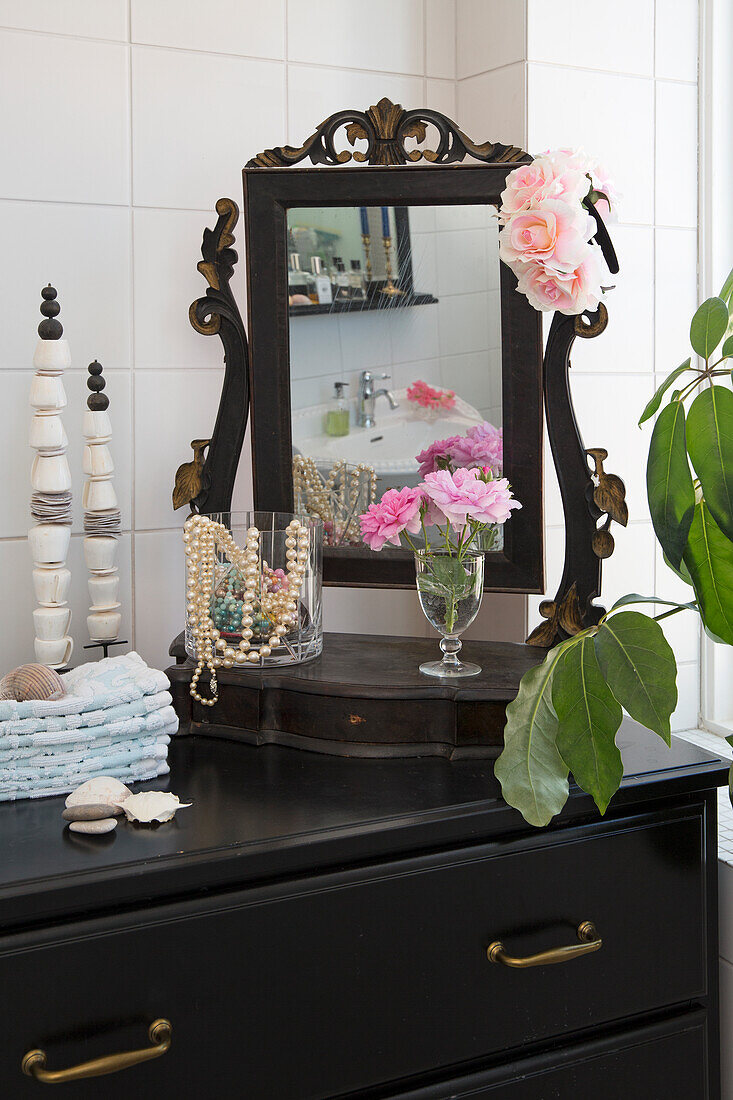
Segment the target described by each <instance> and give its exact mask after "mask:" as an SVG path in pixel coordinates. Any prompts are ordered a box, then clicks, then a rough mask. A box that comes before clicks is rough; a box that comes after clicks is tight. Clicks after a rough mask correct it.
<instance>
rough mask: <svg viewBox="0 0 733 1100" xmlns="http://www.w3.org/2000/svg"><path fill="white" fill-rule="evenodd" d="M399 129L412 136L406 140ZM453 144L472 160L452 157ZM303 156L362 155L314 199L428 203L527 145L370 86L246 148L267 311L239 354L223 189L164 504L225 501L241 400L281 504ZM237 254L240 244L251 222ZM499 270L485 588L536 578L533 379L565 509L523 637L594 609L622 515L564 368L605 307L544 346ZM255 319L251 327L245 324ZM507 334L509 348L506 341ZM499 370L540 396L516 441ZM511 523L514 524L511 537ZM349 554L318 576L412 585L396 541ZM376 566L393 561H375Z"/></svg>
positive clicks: (286, 488) (579, 619)
mask: <svg viewBox="0 0 733 1100" xmlns="http://www.w3.org/2000/svg"><path fill="white" fill-rule="evenodd" d="M428 126H430V127H431V128H432V129H431V131H430V133H432V130H433V129H434V130H435V131H437V135H438V140H437V143H436V144H435V148H427V147H424V143H425V141H426V138H427V136H428V133H429V131H428V129H427V128H428ZM343 128H345V133H346V138H347V140H348V142H349V143H350V144H351V146H352V147H353V146H354V144H355V142H357V141H365V142H366V149H365V150H359V149H348V148H347V149H341V150H339V149H337V147H336V142H335V137H336V135H337V133H338V132H339V131H340V130H341V129H343ZM409 139H414V140H415V141H416V142H417V143H418V145H417V146H416V147H414V148H413V147H409V146H408V140H409ZM421 143H422V147H421ZM466 158H470V162H469V163H462V162H464V161H465V160H466ZM306 159H308V160H310V162H311V164H312V165H314V166H317V165H323V166H324V167H325V168H326V169H328V168H337V167H340V166H343V165H344V164H347V163H348V162H349V161H351V160H352V159H353V160H355V161H358V162H360V163H364V164H367V165H369V166H370V167H369V168H368V169H367V170H365V171H364V172H358V173H355V172H349V173H343V174H342V173H340V172H332V171H323V170H321V171H319V172H318V175H317V178H318V185H319V187H318V195H317V199H318V204H319V205H324V206H327V205H346V204H348V205H395V206H396V205H402V206H405V205H410V204H420V203H422V204H425V205H439V204H440V202H441V201H442V202H444V203H445V204H454V205H455V204H456V203H461V202H464V203H465V202H481V203H489V202H496V201H497V200H498V196H499V193H500V192H501V190H502V189H503V185H504V182H503V181H504V180H505V178H506V175H507V174H508V173H509V172H510V171H511V170H512V169H513V168H515V167H516V166H517V165H518V164H523V163H528V162H529V161H530V160H531V159H532V158H531V157H530V156H529V155H528V154H527V153H524V152H523V151H522V150H521V149H518V148H516V147H514V146H507V145H501V144H499V143H492V142H485V143H483V144H481V145H477V144H475V143H474V142H472V141H471V139H470V138H468V137H467V136H466V135H465V134H464V133H462V132H461V131H460V130H459V129H458V127H457V126H456V124H455V123H453V122H452V121H451V120H450V119H448V118H446V117H445V116H444V115H441V114H439V113H438V112H435V111H429V110H413V111H404V110H403V108H402V107H401V106H399V105H398V104H393V103H390V102H389V100H381V101H380V102H379V103H378V104H377V105H376V106H374V107H371V108H370V109H369V110H368V111H366V112H361V111H341V112H338V113H337V114H335V115H332V116H331V117H330V118H329V119H327V120H326V121H325V122H324V123H322V125H321V126H319V127H318V129H317V130H316V131H315V133H314V134H312V135H311V136H310V137H309V138H308V140H307V141H306V142H305V143H304V144H303V145H302V146H301V147H300V148H293V147H290V146H285V147H282V148H275V149H268V150H265V151H264V152H263V153H260V154H258V156H256V157H255V158H253V159H252V160H251V161H249V162H248V164H247V166H246V168H245V170H244V173H243V176H244V189H245V204H246V218H247V228H248V234H250V235H251V227H252V225H253V224H255V223H256V224H257V227H258V238H259V240H260V241H262V240H263V239H264V240H266V241H267V242H268V246H269V247H270V248H271V252H270V253H269V257H268V259H267V262H266V263H262V264H259V265H257V267H256V268H255V265H254V264H252V263H250V265H249V271H248V281H249V286H248V289H249V303H250V310H251V316H252V315H254V316H257V311H258V310H260V309H262V310H264V315H265V316H266V317H267V321H266V323H265V325H264V328H263V326H262V322H261V320H259V319H258V322H257V327H256V328H255V336H254V342H253V346H252V352H253V355H252V356H250V354H249V353H248V346H247V337H246V334H245V329H244V325H243V323H242V319H241V315H240V313H239V310H238V308H237V305H236V302H235V300H234V297H233V295H232V293H231V290H230V287H229V282H230V280H231V276H232V274H233V270H234V265H235V264H236V261H237V254H236V252H235V251H234V249H233V248H232V247H231V246H232V245H233V243H234V237H233V229H234V226H235V224H236V222H237V218H238V209H237V206H236V203H234V201H233V200H231V199H220V200H219V202H218V203H217V206H216V210H217V213H218V215H219V220H218V222H217V225H216V227H215V228H214V229H213V230H206V231H205V232H204V239H203V245H202V256H203V260H202V261H201V262H199V264H198V270H199V271H200V272H201V273H202V274H203V275H204V277H205V278H206V280H207V282H208V284H209V288H208V290H207V292H206V295H205V297H203V298H200V299H198V300H197V301H196V302H194V303H193V304H192V306H191V310H190V319H191V323H192V325H193V326H194V328H195V329H196V330H197V331H198V332H201V333H202V334H204V335H214V334H218V335H219V336H220V337H221V339H222V343H223V345H224V352H225V361H226V373H225V379H224V386H223V390H222V396H221V401H220V405H219V412H218V415H217V420H216V425H215V427H214V432H213V434H212V437H211V439H210V440H195V441H194V442H193V443H192V446H193V448H194V461H193V462H191V463H185V464H184V465H183V466H181V468H180V469H179V471H178V474H177V476H176V488H175V490H174V506H175V507H180V506H181V505H183V504H184V503H187V502H190V504H191V507H192V508H194V509H195V510H197V511H201V512H212V511H228V510H229V508H230V506H231V499H232V493H233V488H234V480H235V476H236V469H237V465H238V462H239V456H240V453H241V448H242V443H243V440H244V434H245V429H246V424H247V416H248V411H249V407H250V403H251V406H252V409H253V412H254V411H255V410H256V412H257V419H258V425H257V431H256V433H255V438H254V444H253V459H254V481H255V504H256V507H260V508H267V509H271V510H288V509H290V508H291V507H292V483H291V477H290V467H291V451H290V401H289V372H288V369H287V366H288V323H287V322H288V318H287V295H286V293H285V291H284V287H280V286H279V282H278V280H284V279H286V277H287V274H286V255H285V249H286V217H287V209H288V207H292V206H299V205H301V206H302V205H312V204H313V198H314V195H313V190H312V188H308V185H309V184H310V183H312V181H313V177H314V175H315V171H314V169H312V168H295V170H294V171H287V172H285V171H283V168H293V167H294V166H295V165H298V164H299V163H300V162H301V161H303V160H306ZM421 159H422V160H425V161H427V162H428V163H429V164H430V165H431V166H432V167H430V168H427V166H426V167H425V168H421V169H420V170H419V171H415V167H414V166H415V165H416V162H417V161H419V160H421ZM262 169H264V171H262ZM254 170H257V171H254ZM346 182H348V192H347V193H345V192H344V183H346ZM589 209H590V211H591V213H592V214H593V215H594V217H595V220H596V224H597V234H596V238H595V239H596V240H597V241H598V243H599V244H600V246H601V248H602V249H603V252H604V255H605V258H606V261H607V263H608V265H609V267H610V269H611V271H612V272H613V273H615V272H617V271H618V263H617V261H616V257H615V254H614V251H613V246H612V244H611V241H610V238H609V236H608V233H607V231H606V228H605V226H604V224H603V221H602V220H601V218H600V217H599V216H598V215H597V213H596V211H595V208H594V207H589ZM263 224H264V225H265V226H266V229H265V232H264V234H263V230H262V226H263ZM248 255H249V256H250V260H252V258H253V257H252V253H251V251H250V250H249V236H248ZM501 285H502V345H503V346H502V357H503V361H504V363H507V361H508V363H509V365H510V367H511V370H510V371H507V370H505V372H504V399H505V402H506V404H505V408H506V410H507V412H506V413H505V421H504V430H505V442H506V453H507V455H510V456H511V455H512V454H513V451H512V448H514V461H513V462H512V460H511V459H510V460H509V461H510V464H511V466H510V468H509V469H508V470H507V473H508V476H509V477H510V479H511V481H512V484H513V486H514V488H515V492H516V494H517V496H518V497H519V499H521V500H523V501H525V502H526V503H525V507H524V508H523V509H522V510H521V511H520V512H519V513H515V515H514V516H513V518H512V523H511V524H509V525H508V527H507V531H506V535H507V539H506V541H507V546H506V550H505V552H504V553H503V554H502V553H500V554H496V553H495V554H492V555H491V557H492V558H494V559H503V560H499V561H496V560H495V561H494V562H491V564H490V565H489V569H488V573H489V580H488V583H487V588H489V589H491V590H502V589H503V590H510V591H525V592H533V591H534V592H541V591H543V580H542V549H541V548H542V507H541V499H542V445H541V396H540V393H541V391H544V402H545V417H546V423H547V431H548V437H549V440H550V447H551V451H552V455H553V459H554V463H555V468H556V470H557V475H558V481H559V483H560V491H561V495H562V501H563V509H564V515H565V529H566V545H565V566H564V571H563V576H562V579H561V582H560V585H559V587H558V590H557V593H556V596H555V598H554V600H552V601H549V600H548V601H544V602H543V603H542V604H541V605H540V613H541V615H542V616H543V620H544V621H543V622H542V623H541V624H540V625H539V626H538V627H537V628H536V629H535V630H533V631H532V633H531V634H530V636H529V638H528V641H529V642H530V643H531V644H534V645H539V646H550V645H553V644H555V642H557V641H559V640H561V639H562V638H565V637H567V636H569V635H571V634H574V633H576V632H577V631H578V630H580V629H582V628H583V627H584V626H586V625H589V624H590V623H593V622H597V621H598V619H599V618H600V616H601V614H602V613H603V608H602V607H600V606H598V605H597V604H595V603H594V602H593V601H594V599H595V598H596V597H598V596H599V595H600V587H601V560H602V559H603V558H605V557H608V556H609V555H610V554H611V553H612V552H613V537H612V535H611V533H610V531H609V526H610V523H611V520H615V521H616V522H619V523H622V524H625V523H626V522H627V512H626V505H625V503H624V487H623V482H621V480H620V479H619V478H617V477H615V476H614V475H612V474H608V473H607V472H606V471H605V470H604V468H603V462H604V460H605V459H606V457H607V455H606V452H605V450H603V448H601V447H596V448H592V449H590V450H586V449H585V447H584V445H583V442H582V438H581V435H580V432H579V429H578V425H577V423H576V420H575V415H574V411H573V406H572V398H571V394H570V386H569V376H568V371H569V367H570V350H571V347H572V344H573V342H574V340H575V338H576V337H581V338H591V337H595V336H597V335H599V334H600V333H601V332H603V330H604V329H605V327H606V324H607V320H608V316H607V313H606V309H605V307H604V306H603V305H601V306H600V307H599V309H598V310H597V311H596V312H594V313H586V314H582V315H581V316H579V317H567V316H564V315H561V314H555V315H554V317H553V320H552V325H551V327H550V332H549V336H548V340H547V345H546V348H545V353H544V358H542V353H541V317H540V315H539V314H538V313H537V312H535V310H534V309H532V307H531V306H530V305H529V303H528V302H527V301H526V299H525V298H524V296H522V295H519V294H517V293H514V292H513V288H514V286H515V278H514V275H513V274H512V272H511V271H510V270H509V269H508V268H506V266H505V265H503V264H502V269H501ZM505 300H506V302H507V309H506V311H505V308H504V301H505ZM260 330H261V331H262V338H260V336H258V332H259V331H260ZM528 332H529V333H530V334H531V339H530V340H529V342H527V341H526V339H525V340H524V342H523V343H522V342H521V341H520V336H522V335H523V336H524V337H525V338H526V334H527V333H528ZM260 340H261V342H260ZM528 347H529V354H527V348H528ZM513 348H514V349H515V351H514V357H512V355H513V352H512V349H513ZM520 348H521V356H520V355H518V354H517V349H520ZM255 356H256V364H257V365H256V368H255V369H253V367H252V364H251V362H250V358H254V357H255ZM283 361H284V364H285V367H284V369H283ZM511 377H514V378H515V379H516V380H517V381H519V382H520V384H521V386H523V387H524V392H523V393H522V404H523V408H525V409H526V408H527V402H529V403H530V405H531V406H532V408H534V409H536V410H537V416H536V423H537V425H538V429H539V430H538V434H537V438H533V439H532V440H531V445H530V446H529V447H527V446H523V445H522V440H521V439H520V435H519V419H518V413H517V405H516V397H517V394H518V390H517V389H516V388H515V389H513V388H512V383H511ZM508 379H509V380H508ZM512 425H513V427H512ZM207 447H208V453H207V455H206V458H205V459H204V451H205V450H206V448H207ZM517 459H519V461H517ZM591 464H592V468H591ZM534 487H536V489H535V491H534V492H533V491H532V490H533V488H534ZM520 517H522V519H520ZM510 532H514V537H513V538H512V535H511V534H510ZM527 532H530V533H534V534H535V535H536V539H537V541H536V542H535V543H534V546H533V545H532V544H527V543H526V542H524V544H523V537H524V539H526V535H527ZM359 553H360V552H359V551H353V550H352V551H348V554H349V560H350V561H353V560H355V558H356V556H357V555H359ZM383 554H384V552H383ZM358 560H359V562H360V569H361V570H363V573H362V574H361V575H360V577H359V579H358V580H356V581H355V580H354V579H353V577H349V575H348V570H344V568H343V566H340V565H339V558H338V557H333V558H331V559H330V561H331V563H332V564H331V566H330V573H331V576H329V575H328V571H329V567H328V566H327V567H326V569H327V572H326V579H327V581H331V582H332V583H341V584H348V585H349V586H354V585H357V584H367V585H370V586H371V585H375V584H378V585H381V586H385V585H386V586H388V587H407V586H410V587H411V586H412V584H413V583H414V577H413V575H412V573H413V567H412V563H411V562H410V561H409V559H408V558H407V557H405V559H404V560H403V561H394V560H393V562H388V561H385V560H383V558H382V556H376V555H373V554H371V552H368V551H365V552H364V556H363V557H359V559H358ZM386 570H391V572H390V574H389V576H388V577H385V571H386ZM403 573H404V576H403V575H402V574H403Z"/></svg>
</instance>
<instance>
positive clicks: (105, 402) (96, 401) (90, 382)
mask: <svg viewBox="0 0 733 1100" xmlns="http://www.w3.org/2000/svg"><path fill="white" fill-rule="evenodd" d="M87 370H88V371H89V377H88V378H87V389H89V390H91V391H92V392H91V393H90V394H89V397H87V408H89V409H91V410H92V412H104V410H105V409H108V408H109V398H108V397H107V395H106V393H102V390H103V389H104V387H105V386H106V385H107V383H106V382H105V380H104V378H102V364H101V363H98V362H97V360H96V359H95V360H94V362H93V363H90V364H89V366H88V367H87Z"/></svg>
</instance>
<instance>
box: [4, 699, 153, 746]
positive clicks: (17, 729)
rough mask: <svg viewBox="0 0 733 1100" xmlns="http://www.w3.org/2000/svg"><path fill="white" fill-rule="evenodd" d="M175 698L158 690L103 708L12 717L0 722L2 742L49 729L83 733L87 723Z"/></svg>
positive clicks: (139, 712)
mask: <svg viewBox="0 0 733 1100" xmlns="http://www.w3.org/2000/svg"><path fill="white" fill-rule="evenodd" d="M172 702H173V699H172V696H171V693H170V692H169V691H156V692H154V693H153V694H152V695H143V696H142V698H140V699H133V700H131V701H130V702H129V703H119V704H118V705H117V706H114V707H105V708H104V709H102V710H85V711H82V712H81V713H80V714H57V715H50V716H49V717H47V718H10V719H8V720H6V721H5V722H0V745H4V744H5V743H6V741H8V740H9V739H10V738H12V737H26V736H28V735H29V734H38V735H39V736H43V735H45V734H47V733H48V734H51V733H55V734H64V733H69V734H70V735H71V736H72V737H74V736H77V734H76V731H77V730H79V731H81V734H82V735H83V734H84V732H85V730H86V727H87V726H100V725H103V724H104V723H105V722H117V721H120V720H121V719H123V718H135V717H138V716H139V715H146V714H150V713H152V712H153V711H156V710H160V709H161V708H162V707H166V706H170V704H171V703H172Z"/></svg>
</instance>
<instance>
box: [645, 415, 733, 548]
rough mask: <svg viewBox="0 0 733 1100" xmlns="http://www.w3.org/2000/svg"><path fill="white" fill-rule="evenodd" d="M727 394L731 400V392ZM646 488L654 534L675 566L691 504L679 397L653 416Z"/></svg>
mask: <svg viewBox="0 0 733 1100" xmlns="http://www.w3.org/2000/svg"><path fill="white" fill-rule="evenodd" d="M730 398H731V401H733V393H732V394H731V395H730ZM646 490H647V497H648V498H649V511H650V512H651V517H652V523H653V524H654V531H655V533H656V536H657V538H658V539H659V542H660V544H661V546H662V549H663V550H664V552H665V554H666V555H667V557H668V558H669V560H670V561H671V562H672V564H673V565H675V566H679V564H680V562H681V561H682V554H683V552H684V549H685V546H686V545H687V536H688V534H689V533H690V524H691V523H692V513H693V510H694V508H695V490H694V488H693V485H692V475H691V473H690V465H689V463H688V461H687V448H686V446H685V409H684V405H683V404H682V402H681V401H674V402H673V403H672V404H671V405H666V406H665V407H664V408H663V409H662V411H661V412H660V414H659V416H658V417H657V422H656V424H655V425H654V431H653V432H652V439H651V443H650V444H649V459H648V461H647V467H646Z"/></svg>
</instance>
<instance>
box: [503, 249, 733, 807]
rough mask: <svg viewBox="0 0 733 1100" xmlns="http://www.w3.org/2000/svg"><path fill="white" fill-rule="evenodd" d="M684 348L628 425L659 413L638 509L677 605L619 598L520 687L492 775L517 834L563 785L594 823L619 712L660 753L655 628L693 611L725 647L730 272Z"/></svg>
mask: <svg viewBox="0 0 733 1100" xmlns="http://www.w3.org/2000/svg"><path fill="white" fill-rule="evenodd" d="M690 343H691V345H692V350H693V352H694V353H695V357H694V358H693V356H690V357H688V358H687V359H685V361H684V362H683V363H681V364H680V366H679V367H677V368H676V369H675V370H673V371H672V372H671V373H670V374H669V375H668V376H667V378H666V379H665V380H664V382H663V383H662V385H661V386H660V387H659V388H658V390H657V391H656V393H655V394H654V396H653V397H652V399H651V400H650V401H649V403H648V404H647V406H646V408H645V409H644V411H643V413H642V415H641V418H640V420H639V425H640V426H641V425H643V424H644V423H645V422H646V421H649V420H651V419H652V417H654V416H655V414H656V413H657V412H659V415H658V416H657V418H656V421H655V424H654V430H653V432H652V437H651V442H650V445H649V459H648V463H647V496H648V499H649V509H650V512H651V517H652V523H653V525H654V531H655V533H656V536H657V539H658V540H659V543H660V545H661V547H662V551H663V554H664V559H665V561H666V563H667V565H668V566H669V567H670V569H671V570H673V572H674V573H676V574H677V576H678V577H680V578H681V579H682V580H683V581H684V582H685V583H686V584H687V585H689V586H690V589H691V593H690V596H691V598H690V600H689V602H687V603H679V602H677V601H673V600H664V599H662V598H660V597H659V596H641V595H639V594H637V593H631V594H630V595H627V596H624V597H622V598H621V599H620V600H618V601H617V602H616V603H615V604H614V606H613V607H612V608H611V609H610V611H608V612H607V613H606V614H605V615H604V616H603V617H602V618H601V619H600V621H599V623H598V624H597V625H596V626H592V627H589V628H588V629H587V630H583V631H581V632H580V633H579V634H575V635H574V636H573V637H571V638H568V639H566V640H565V641H563V642H561V643H560V644H559V645H557V646H555V648H554V649H551V650H550V651H549V653H548V654H547V657H546V658H545V660H544V662H543V663H542V664H541V665H538V666H537V667H536V668H534V669H532V670H531V671H530V672H528V673H526V674H525V676H524V677H523V678H522V681H521V683H520V687H519V692H518V694H517V697H516V699H515V700H514V701H513V702H512V703H510V704H509V706H508V707H507V722H506V727H505V730H504V750H503V751H502V753H501V755H500V757H499V758H498V760H497V762H496V766H495V773H496V776H497V779H498V780H499V782H500V783H501V788H502V794H503V796H504V798H505V800H506V801H507V802H508V803H509V804H510V805H511V806H515V807H516V808H517V809H518V810H519V811H520V812H521V814H522V815H523V817H524V818H525V819H526V821H528V822H529V823H530V824H531V825H536V826H543V825H547V824H548V822H549V821H550V820H551V818H552V817H553V816H554V815H555V814H557V813H559V812H560V811H561V810H562V808H563V806H564V805H565V802H566V800H567V797H568V775H569V773H570V772H572V774H573V778H574V779H575V782H576V783H577V784H578V786H579V787H581V788H582V790H584V791H586V792H587V793H588V794H590V795H591V796H592V797H593V799H594V801H595V803H596V805H597V807H598V809H599V811H600V812H601V814H604V813H605V812H606V809H607V807H608V804H609V802H610V800H611V798H612V797H613V795H614V794H615V793H616V791H617V790H618V788H619V786H620V783H621V780H622V778H623V764H622V760H621V754H620V752H619V750H618V747H617V745H616V733H617V731H618V728H619V726H620V724H621V719H622V717H623V710H626V711H627V713H628V714H629V715H630V716H631V717H632V718H635V719H636V720H637V721H638V722H640V723H641V724H642V725H643V726H646V727H647V728H648V729H649V730H651V731H653V732H654V733H656V734H658V735H659V737H661V738H662V739H663V740H664V741H665V742H666V744H668V745H669V744H670V740H671V729H670V718H671V715H672V712H673V711H674V709H675V707H676V705H677V663H676V661H675V657H674V653H673V652H672V649H671V648H670V646H669V644H668V642H667V640H666V638H665V636H664V633H663V631H662V628H661V627H660V625H659V620H661V619H664V618H667V617H668V616H670V615H675V614H678V613H679V612H681V611H686V610H691V611H698V612H699V614H700V617H701V620H702V624H703V627H704V629H705V631H706V632H707V633H708V634H709V635H710V637H712V638H713V639H714V641H716V642H723V643H725V644H727V645H733V388H732V386H731V381H732V380H731V369H732V368H733V271H731V273H730V275H729V276H728V278H727V279H726V281H725V284H724V285H723V288H722V290H721V291H720V294H719V295H718V296H717V297H714V298H708V299H707V301H705V302H703V304H702V305H701V306H700V308H699V309H698V310H697V312H696V313H695V316H694V317H693V319H692V324H691V326H690ZM663 402H665V403H664V404H663ZM660 409H661V411H659V410H660ZM633 604H657V605H659V606H663V607H665V608H666V610H664V611H662V612H661V613H659V614H658V615H656V616H654V617H653V618H652V617H650V616H648V615H645V614H644V613H643V612H641V611H634V610H629V607H630V605H633ZM729 741H730V743H731V744H733V738H729ZM731 777H732V782H733V769H731Z"/></svg>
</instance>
